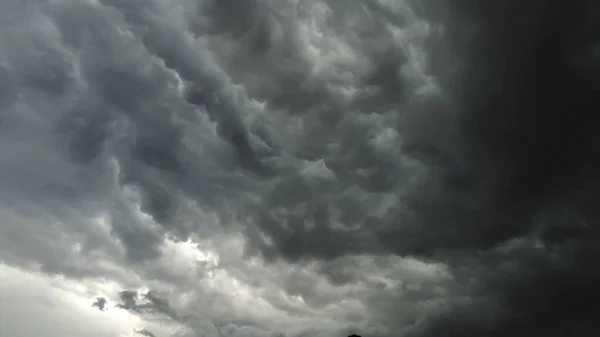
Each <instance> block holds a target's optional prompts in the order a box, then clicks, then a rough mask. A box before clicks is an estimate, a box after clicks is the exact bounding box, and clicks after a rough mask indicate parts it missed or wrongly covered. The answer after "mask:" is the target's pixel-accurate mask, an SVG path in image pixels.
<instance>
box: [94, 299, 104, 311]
mask: <svg viewBox="0 0 600 337" xmlns="http://www.w3.org/2000/svg"><path fill="white" fill-rule="evenodd" d="M92 307H96V308H98V310H100V311H104V310H106V298H104V297H98V298H97V299H96V301H95V302H94V303H92Z"/></svg>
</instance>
